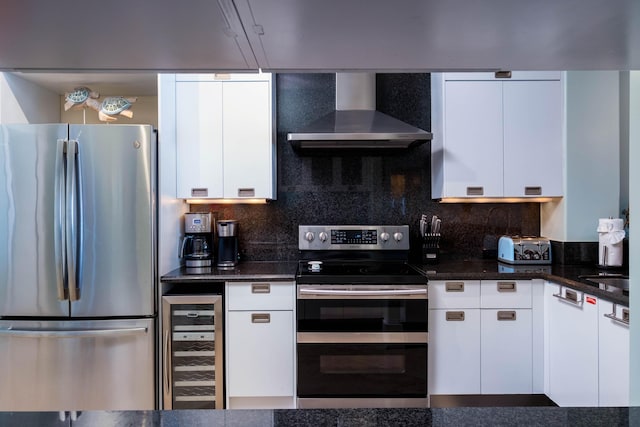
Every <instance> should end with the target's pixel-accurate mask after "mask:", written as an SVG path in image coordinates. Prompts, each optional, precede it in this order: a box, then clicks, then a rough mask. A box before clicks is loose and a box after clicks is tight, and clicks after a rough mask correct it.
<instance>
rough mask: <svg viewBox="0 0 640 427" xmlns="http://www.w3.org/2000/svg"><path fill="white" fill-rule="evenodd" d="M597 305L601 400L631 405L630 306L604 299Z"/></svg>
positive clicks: (610, 404) (609, 404)
mask: <svg viewBox="0 0 640 427" xmlns="http://www.w3.org/2000/svg"><path fill="white" fill-rule="evenodd" d="M598 307H599V309H598V323H599V330H598V337H599V340H598V402H599V405H600V406H629V309H628V307H624V306H621V305H618V304H614V303H612V302H609V301H603V300H600V301H599V305H598Z"/></svg>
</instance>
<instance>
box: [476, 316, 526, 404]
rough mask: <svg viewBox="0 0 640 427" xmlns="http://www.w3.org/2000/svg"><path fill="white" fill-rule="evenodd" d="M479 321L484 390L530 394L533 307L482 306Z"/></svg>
mask: <svg viewBox="0 0 640 427" xmlns="http://www.w3.org/2000/svg"><path fill="white" fill-rule="evenodd" d="M480 323H481V325H482V326H481V334H480V337H481V339H480V348H481V352H480V360H481V365H480V372H481V378H480V379H481V386H480V388H481V392H482V393H483V394H510V393H515V394H531V393H532V387H533V382H532V368H533V363H532V355H533V348H532V316H531V310H530V309H517V310H515V309H483V310H481V320H480Z"/></svg>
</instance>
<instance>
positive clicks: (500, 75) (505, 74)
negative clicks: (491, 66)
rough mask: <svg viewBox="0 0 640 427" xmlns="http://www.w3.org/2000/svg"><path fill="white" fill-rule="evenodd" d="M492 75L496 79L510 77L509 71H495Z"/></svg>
mask: <svg viewBox="0 0 640 427" xmlns="http://www.w3.org/2000/svg"><path fill="white" fill-rule="evenodd" d="M494 76H495V78H496V79H510V78H511V71H496V72H495V74H494Z"/></svg>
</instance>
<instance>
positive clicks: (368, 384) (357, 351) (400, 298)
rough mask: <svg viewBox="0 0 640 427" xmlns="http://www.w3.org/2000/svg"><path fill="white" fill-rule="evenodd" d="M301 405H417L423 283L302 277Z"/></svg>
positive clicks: (423, 347) (423, 348)
mask: <svg viewBox="0 0 640 427" xmlns="http://www.w3.org/2000/svg"><path fill="white" fill-rule="evenodd" d="M297 294H298V298H297V305H298V306H297V341H298V342H297V353H298V362H297V363H298V366H297V368H298V388H297V389H298V406H299V407H301V408H313V407H401V406H409V407H421V406H428V400H427V345H428V341H429V335H428V322H427V318H428V296H427V285H426V284H402V285H392V284H384V285H381V284H358V285H327V284H322V285H313V284H308V285H307V284H299V285H298V290H297Z"/></svg>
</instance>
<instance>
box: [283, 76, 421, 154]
mask: <svg viewBox="0 0 640 427" xmlns="http://www.w3.org/2000/svg"><path fill="white" fill-rule="evenodd" d="M375 108H376V75H375V74H373V73H337V74H336V111H334V112H331V113H329V114H327V115H325V116H323V117H321V118H320V119H318V120H317V121H315V122H313V123H311V124H309V126H307V127H306V128H305V129H304V130H303V131H300V132H291V133H289V134H288V135H287V139H288V140H289V142H290V143H291V145H292V146H293V147H294V148H296V149H316V150H317V149H398V148H408V147H411V146H414V145H417V144H421V143H424V142H426V141H429V140H431V133H429V132H426V131H424V130H422V129H419V128H417V127H415V126H411V125H409V124H407V123H404V122H402V121H400V120H398V119H395V118H393V117H391V116H389V115H387V114H384V113H381V112H379V111H376V110H375Z"/></svg>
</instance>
